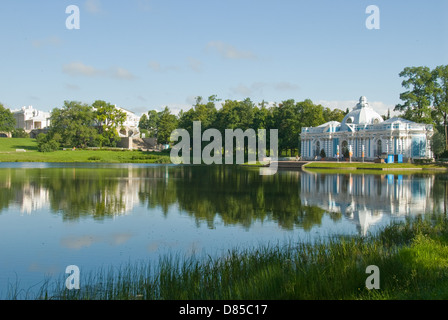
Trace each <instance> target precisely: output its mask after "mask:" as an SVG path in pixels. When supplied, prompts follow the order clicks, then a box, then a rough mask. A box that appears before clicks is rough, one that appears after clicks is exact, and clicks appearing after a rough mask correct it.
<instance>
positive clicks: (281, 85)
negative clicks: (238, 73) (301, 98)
mask: <svg viewBox="0 0 448 320" xmlns="http://www.w3.org/2000/svg"><path fill="white" fill-rule="evenodd" d="M299 89H300V87H299V86H298V85H296V84H294V83H290V82H273V83H266V82H254V83H252V84H250V85H245V84H239V85H238V86H237V87H233V88H230V91H231V92H232V93H234V94H237V95H240V96H245V97H248V96H252V95H261V94H263V91H264V90H275V91H297V90H299Z"/></svg>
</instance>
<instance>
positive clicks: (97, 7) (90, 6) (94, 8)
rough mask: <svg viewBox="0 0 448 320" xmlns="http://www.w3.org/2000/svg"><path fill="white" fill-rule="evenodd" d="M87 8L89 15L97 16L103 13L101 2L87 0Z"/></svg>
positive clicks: (98, 0)
mask: <svg viewBox="0 0 448 320" xmlns="http://www.w3.org/2000/svg"><path fill="white" fill-rule="evenodd" d="M85 6H86V9H87V12H89V13H93V14H97V13H101V12H102V11H103V9H102V7H101V2H100V0H86V2H85Z"/></svg>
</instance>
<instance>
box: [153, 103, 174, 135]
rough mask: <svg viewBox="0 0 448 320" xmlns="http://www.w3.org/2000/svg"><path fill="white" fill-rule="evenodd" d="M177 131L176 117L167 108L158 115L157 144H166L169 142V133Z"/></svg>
mask: <svg viewBox="0 0 448 320" xmlns="http://www.w3.org/2000/svg"><path fill="white" fill-rule="evenodd" d="M176 129H177V117H176V115H174V114H172V113H171V111H170V109H169V108H168V107H165V109H164V110H163V111H161V112H160V113H159V121H158V128H157V142H158V143H161V144H166V143H169V142H170V136H171V133H172V132H173V131H174V130H176Z"/></svg>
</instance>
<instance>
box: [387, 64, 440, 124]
mask: <svg viewBox="0 0 448 320" xmlns="http://www.w3.org/2000/svg"><path fill="white" fill-rule="evenodd" d="M399 75H400V77H404V78H405V80H403V82H402V86H403V87H404V88H406V89H408V90H407V91H405V92H403V93H401V94H400V99H401V100H403V101H404V103H403V104H397V105H396V106H395V108H394V111H401V112H403V115H402V116H403V117H404V118H406V119H408V120H411V121H415V122H420V123H431V122H432V117H431V107H430V105H431V101H432V97H433V91H434V83H433V73H432V72H431V70H430V69H429V68H428V67H406V68H404V70H403V71H402V72H400V73H399Z"/></svg>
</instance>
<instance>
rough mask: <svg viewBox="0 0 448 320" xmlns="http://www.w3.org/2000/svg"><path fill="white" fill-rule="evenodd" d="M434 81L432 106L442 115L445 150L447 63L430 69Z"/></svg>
mask: <svg viewBox="0 0 448 320" xmlns="http://www.w3.org/2000/svg"><path fill="white" fill-rule="evenodd" d="M432 75H433V82H434V90H433V95H434V108H435V111H436V112H437V113H438V114H439V115H440V116H441V117H442V122H443V126H444V133H445V150H448V65H444V66H438V67H436V68H435V69H434V70H433V71H432Z"/></svg>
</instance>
